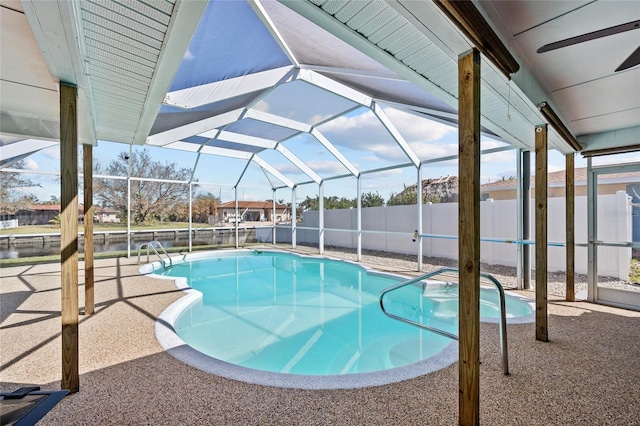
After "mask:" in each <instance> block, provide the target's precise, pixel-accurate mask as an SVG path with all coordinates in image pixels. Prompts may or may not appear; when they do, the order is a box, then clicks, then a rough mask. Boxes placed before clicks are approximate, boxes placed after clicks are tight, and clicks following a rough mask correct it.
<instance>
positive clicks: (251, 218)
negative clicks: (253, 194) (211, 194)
mask: <svg viewBox="0 0 640 426" xmlns="http://www.w3.org/2000/svg"><path fill="white" fill-rule="evenodd" d="M218 215H219V219H220V220H221V221H222V222H227V223H234V222H235V221H236V202H235V201H228V202H226V203H222V204H220V205H219V206H218ZM238 217H239V221H241V222H242V221H245V222H273V221H274V217H273V202H271V201H238ZM290 220H291V207H289V206H287V205H285V204H279V203H276V215H275V222H289V221H290Z"/></svg>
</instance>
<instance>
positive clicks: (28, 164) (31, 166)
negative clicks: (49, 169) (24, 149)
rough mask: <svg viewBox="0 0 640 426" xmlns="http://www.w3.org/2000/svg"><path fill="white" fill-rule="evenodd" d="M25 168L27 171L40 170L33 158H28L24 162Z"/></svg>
mask: <svg viewBox="0 0 640 426" xmlns="http://www.w3.org/2000/svg"><path fill="white" fill-rule="evenodd" d="M24 168H25V169H26V170H40V166H39V165H38V163H36V162H35V160H33V159H31V158H27V159H26V160H24Z"/></svg>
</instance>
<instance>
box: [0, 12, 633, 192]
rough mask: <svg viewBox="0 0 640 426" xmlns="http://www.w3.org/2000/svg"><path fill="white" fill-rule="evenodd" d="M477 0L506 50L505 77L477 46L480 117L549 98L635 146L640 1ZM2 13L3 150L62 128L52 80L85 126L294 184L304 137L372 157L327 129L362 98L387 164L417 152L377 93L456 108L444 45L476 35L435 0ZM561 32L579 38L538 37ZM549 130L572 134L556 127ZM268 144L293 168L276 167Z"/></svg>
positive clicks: (513, 131) (485, 119)
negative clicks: (63, 86) (511, 66)
mask: <svg viewBox="0 0 640 426" xmlns="http://www.w3.org/2000/svg"><path fill="white" fill-rule="evenodd" d="M473 5H474V6H475V7H476V8H477V9H478V11H479V13H480V14H481V15H482V16H483V17H484V18H485V19H486V20H487V22H488V23H489V25H490V26H491V27H492V28H493V30H494V31H495V32H496V33H497V37H499V38H500V39H501V40H502V41H503V42H504V44H505V45H506V46H507V47H508V49H509V50H510V51H511V53H512V55H513V56H514V57H515V58H516V60H517V62H518V65H519V70H518V71H517V72H516V73H515V74H511V75H510V77H511V78H510V79H509V78H507V76H505V75H504V74H503V72H502V71H500V70H499V69H497V68H496V66H494V65H493V63H492V62H490V61H489V60H487V59H486V58H484V57H483V59H482V89H481V90H482V101H481V102H482V104H481V113H482V125H483V130H484V131H485V132H486V133H487V134H490V135H492V136H494V137H495V138H498V139H501V140H502V141H504V142H506V143H508V144H510V145H512V146H515V147H520V148H523V149H531V148H532V147H533V145H534V131H533V129H534V127H535V126H536V125H538V124H541V123H544V122H546V120H547V119H546V118H545V116H543V114H542V113H541V112H540V110H539V109H538V105H540V104H541V103H542V102H545V103H546V104H547V105H549V106H550V107H551V108H552V109H553V110H554V111H555V112H556V114H557V115H558V117H559V119H560V120H561V121H562V122H563V123H564V124H565V125H566V127H567V128H568V129H569V132H570V133H572V135H573V136H576V137H577V139H578V142H580V144H581V145H582V146H581V147H580V148H581V149H582V151H583V152H584V153H585V155H589V154H590V153H591V154H598V153H606V152H611V150H616V149H618V150H619V149H622V150H625V149H634V148H637V147H638V146H640V140H638V139H639V135H640V75H639V73H640V67H639V66H637V63H636V62H634V61H635V59H634V58H635V57H636V56H638V55H640V53H636V54H635V55H636V56H634V53H633V52H634V49H636V48H637V47H638V44H639V42H640V31H638V30H636V28H639V27H640V25H634V22H638V23H640V3H638V2H626V1H618V0H612V1H609V2H591V1H578V2H554V3H549V2H545V3H544V4H542V3H540V2H538V1H535V0H523V1H518V2H504V1H484V0H481V1H474V2H473ZM0 13H1V15H0V18H1V19H2V37H1V39H2V49H0V51H1V54H2V68H1V71H2V75H1V77H2V78H1V84H2V86H1V88H2V93H3V96H2V104H1V106H0V107H1V108H0V109H1V110H0V133H1V134H2V137H3V139H2V141H3V142H2V144H3V147H5V146H9V145H10V144H12V145H13V144H18V145H15V146H12V147H11V150H10V151H11V153H15V154H16V155H13V154H12V158H13V159H15V158H24V156H25V155H28V154H29V153H30V152H33V151H35V150H38V149H42V147H43V146H44V145H42V144H41V143H39V144H33V143H30V142H25V140H29V139H38V140H45V141H47V140H49V141H55V140H57V139H58V137H59V124H58V121H59V118H58V114H59V112H58V108H59V106H58V95H57V90H58V83H59V82H61V81H63V82H65V83H71V84H75V85H77V86H78V89H79V90H78V93H79V112H80V118H79V135H80V140H81V142H82V143H89V144H95V143H96V141H97V140H108V141H115V142H122V143H127V144H148V145H154V146H162V147H166V148H172V149H180V150H186V151H191V152H197V153H199V154H201V155H221V156H228V157H232V158H237V159H241V160H244V161H246V164H247V165H248V164H256V165H258V166H259V167H260V168H262V169H263V170H264V171H265V173H266V174H267V177H268V178H269V180H271V178H275V180H277V181H280V182H282V183H283V184H285V185H286V186H290V187H292V186H295V185H297V184H300V183H308V182H315V183H319V182H321V181H322V179H323V177H322V176H323V174H322V173H320V171H319V170H318V169H314V168H313V167H312V166H311V165H310V164H307V163H306V162H305V161H303V160H301V157H300V155H299V152H298V151H297V146H298V145H299V144H301V143H302V142H301V141H303V140H304V143H315V144H316V145H317V147H318V149H319V150H322V152H324V153H326V155H328V156H330V157H332V158H333V159H334V161H336V162H337V163H338V164H340V166H341V167H342V168H343V172H341V173H343V174H344V175H352V176H359V175H360V174H361V173H362V172H371V171H375V170H376V169H375V167H374V166H371V165H368V164H364V162H361V161H358V160H357V159H355V158H353V157H351V158H350V155H349V153H348V151H349V148H348V147H346V146H345V145H344V142H341V141H340V140H337V139H335V137H334V136H332V134H331V132H326V131H325V130H323V129H325V128H329V127H331V126H334V127H335V126H338V124H337V123H340V122H341V121H340V120H345V119H346V118H351V117H354V116H356V115H358V114H364V113H370V114H373V115H372V117H373V118H374V119H375V120H377V123H378V124H377V126H378V127H379V128H380V129H381V132H385V133H388V136H389V137H388V138H387V139H388V141H389V142H388V143H389V144H393V145H395V148H396V151H395V152H397V153H398V154H394V157H393V158H394V159H393V161H395V162H396V163H395V164H398V165H407V164H410V165H413V166H418V165H419V164H420V163H421V162H424V161H425V160H424V159H422V158H420V157H418V156H417V155H416V153H415V152H413V150H412V149H411V146H410V144H408V143H407V141H406V140H404V138H403V136H402V135H403V133H402V129H400V128H398V124H397V123H395V122H394V119H393V117H391V116H390V114H388V113H387V109H386V108H389V107H391V108H394V109H399V110H403V111H406V112H409V113H411V114H412V115H413V117H415V120H422V119H425V118H428V119H433V120H437V121H440V122H445V123H450V124H455V123H456V122H457V116H456V110H457V96H458V94H457V65H456V64H457V59H458V56H459V55H460V54H461V53H463V52H465V51H467V50H468V49H469V48H470V47H471V43H470V41H469V40H468V39H467V38H466V36H465V35H464V34H462V33H461V32H460V30H458V28H457V27H456V26H455V25H454V24H453V23H452V22H451V20H450V19H449V18H448V17H447V16H445V14H444V13H443V12H442V11H441V10H440V9H439V8H438V6H437V5H436V4H435V3H434V2H430V1H422V2H416V1H406V0H389V1H383V0H371V1H366V2H354V1H346V0H345V1H343V0H331V1H328V0H278V1H276V0H248V1H222V0H211V1H205V0H202V1H199V0H144V1H143V0H138V1H133V0H132V1H128V2H117V1H106V0H85V1H82V2H75V1H60V2H53V1H52V2H42V1H35V0H23V1H17V0H0ZM604 17H606V19H604ZM621 25H622V26H623V27H624V28H625V30H624V31H622V30H616V31H617V32H616V31H611V30H608V32H606V31H605V32H606V33H607V34H608V35H601V34H603V33H601V32H599V30H603V29H607V28H618V27H619V26H621ZM589 32H592V33H594V34H596V35H591V36H588V37H586V38H585V37H582V38H581V36H582V35H584V34H585V33H589ZM574 38H578V39H581V40H582V39H584V40H583V41H581V42H575V40H574ZM562 40H574V41H569V42H564V43H560V44H561V45H562V46H561V47H559V48H553V47H552V48H548V47H544V46H546V45H551V46H556V45H557V44H554V43H555V42H556V41H562ZM543 45H544V46H543ZM543 47H544V48H543ZM545 49H546V50H545ZM549 49H550V50H549ZM538 51H540V52H541V53H538ZM625 58H627V59H626V60H625ZM623 62H624V64H626V65H625V67H626V68H624V69H620V68H621V66H622V63H623ZM634 64H636V65H634ZM619 65H620V66H619ZM351 138H352V139H353V137H351ZM21 139H23V140H21ZM549 142H550V147H551V148H555V149H557V150H559V151H560V152H562V153H565V154H568V153H571V152H574V150H575V149H576V147H575V146H572V145H571V144H569V143H567V142H565V140H564V139H563V137H562V136H561V135H560V134H559V133H557V132H555V131H551V132H550V140H549ZM25 146H26V148H24V147H25ZM30 146H32V147H33V148H31V147H30ZM4 151H5V149H4V148H3V153H2V158H1V159H0V160H2V163H0V164H9V161H8V160H9V158H8V157H5V154H4ZM6 152H9V151H6ZM273 153H276V154H277V155H279V156H280V157H281V158H282V161H283V162H286V163H289V164H291V165H292V166H294V167H293V169H291V170H296V171H297V172H291V171H285V170H284V168H282V167H276V164H275V163H272V162H271V161H270V160H269V159H270V158H272V157H273ZM280 157H278V158H280ZM433 160H434V159H429V161H430V162H432V161H433ZM385 167H388V165H387V166H385ZM287 169H288V168H287ZM292 173H293V175H292ZM294 175H295V176H300V175H302V176H303V178H302V179H303V180H304V179H308V182H307V181H304V182H301V181H300V178H296V177H294ZM273 186H275V185H273Z"/></svg>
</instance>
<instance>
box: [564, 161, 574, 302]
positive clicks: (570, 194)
mask: <svg viewBox="0 0 640 426" xmlns="http://www.w3.org/2000/svg"><path fill="white" fill-rule="evenodd" d="M565 160H566V161H565V163H566V176H567V177H566V183H565V192H566V194H565V198H566V200H567V202H566V216H567V219H566V220H567V229H566V232H567V237H566V241H567V247H566V248H567V290H566V299H567V302H575V300H576V292H575V281H576V235H575V229H576V225H575V222H576V221H575V219H576V203H575V201H576V199H575V195H576V191H575V159H574V155H573V154H567V155H566V156H565Z"/></svg>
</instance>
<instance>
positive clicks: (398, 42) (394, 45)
mask: <svg viewBox="0 0 640 426" xmlns="http://www.w3.org/2000/svg"><path fill="white" fill-rule="evenodd" d="M419 36H420V34H419V33H418V30H416V29H415V28H413V27H411V26H409V25H405V26H403V27H402V28H400V29H398V30H397V31H394V32H393V33H391V34H389V36H387V37H385V38H383V39H382V40H380V41H379V42H378V43H377V44H378V46H379V47H380V48H381V49H384V50H387V51H389V52H393V53H395V51H396V50H397V49H401V48H402V46H403V45H405V44H406V43H409V42H410V41H411V40H415V38H416V37H419Z"/></svg>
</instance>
